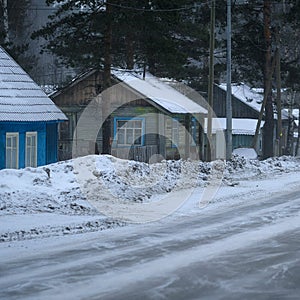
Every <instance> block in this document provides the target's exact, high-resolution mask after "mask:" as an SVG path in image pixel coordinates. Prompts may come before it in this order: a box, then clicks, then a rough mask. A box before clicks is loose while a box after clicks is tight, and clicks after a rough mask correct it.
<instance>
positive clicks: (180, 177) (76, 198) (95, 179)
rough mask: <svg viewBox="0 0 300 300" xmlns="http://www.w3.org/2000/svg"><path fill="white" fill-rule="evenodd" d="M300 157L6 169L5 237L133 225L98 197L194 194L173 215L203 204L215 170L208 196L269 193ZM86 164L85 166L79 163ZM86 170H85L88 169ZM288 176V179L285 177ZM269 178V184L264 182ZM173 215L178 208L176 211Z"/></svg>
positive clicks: (98, 161)
mask: <svg viewBox="0 0 300 300" xmlns="http://www.w3.org/2000/svg"><path fill="white" fill-rule="evenodd" d="M299 162H300V160H299V158H295V157H287V156H283V157H280V158H270V159H267V160H264V161H258V160H250V159H247V158H244V157H242V156H237V155H234V156H233V159H232V160H231V161H230V162H227V163H226V168H225V170H224V172H223V167H222V166H225V163H224V162H222V161H215V162H212V163H207V162H201V161H191V160H188V161H183V160H179V161H163V162H161V163H155V164H146V163H141V162H136V161H128V160H121V159H117V158H115V157H113V156H108V155H91V156H87V157H83V158H77V159H74V160H69V161H65V162H59V163H55V164H51V165H48V166H46V167H39V168H26V169H21V170H10V169H5V170H0V224H1V226H0V242H7V241H13V240H24V239H34V238H41V237H49V236H56V235H66V234H75V233H84V232H91V231H97V230H103V229H108V228H113V227H116V226H124V225H126V224H125V222H124V221H122V220H117V219H113V218H110V217H107V216H104V215H103V214H101V213H100V212H99V211H98V210H97V209H96V208H95V207H94V206H93V205H92V203H93V201H91V200H93V199H97V198H98V199H101V200H105V201H113V199H118V201H122V202H124V203H126V202H138V203H149V202H152V201H157V200H158V199H161V197H162V196H164V195H166V194H168V193H174V195H175V194H176V193H177V192H178V193H179V192H180V191H187V193H190V194H191V197H190V198H189V200H188V201H187V202H186V203H185V204H184V205H183V206H182V207H181V208H180V209H179V211H178V212H176V213H175V214H174V216H175V217H176V216H178V215H180V214H189V213H195V212H196V211H199V203H198V202H199V194H201V193H203V191H204V190H205V189H206V187H208V186H209V185H210V183H211V178H212V176H213V174H214V173H215V172H220V173H221V176H222V178H223V180H222V184H221V186H220V189H219V192H218V194H217V195H216V196H215V198H214V199H212V201H211V203H210V204H211V205H209V204H208V207H207V209H212V208H213V207H215V205H216V203H217V204H218V205H219V204H220V203H230V204H231V205H232V204H234V203H236V202H239V201H247V199H248V198H249V197H250V196H251V195H263V194H264V193H265V191H266V189H268V190H270V191H273V192H276V188H277V189H279V190H280V187H279V186H276V187H274V186H272V178H273V177H274V176H283V175H284V174H289V175H290V176H289V177H284V178H285V179H284V178H283V177H282V178H283V179H284V180H282V184H283V186H282V188H283V187H284V185H285V184H288V183H292V182H293V181H295V180H297V178H296V177H297V176H295V174H297V175H299V173H298V172H299V171H300V164H299ZM78 166H80V168H79V167H78ZM82 170H84V172H83V171H82ZM285 180H286V181H285ZM262 182H265V183H266V184H265V186H264V187H262V188H259V185H260V184H261V183H262ZM171 217H172V216H171Z"/></svg>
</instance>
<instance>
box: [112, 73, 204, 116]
mask: <svg viewBox="0 0 300 300" xmlns="http://www.w3.org/2000/svg"><path fill="white" fill-rule="evenodd" d="M112 75H113V76H115V77H116V78H117V79H118V80H120V81H122V82H124V83H126V84H127V85H128V86H129V87H131V88H132V89H134V90H135V91H136V92H138V93H139V94H141V95H143V96H145V98H147V99H150V100H151V101H153V102H154V103H156V104H157V105H159V106H160V107H162V108H164V109H165V110H167V111H168V112H170V113H178V114H186V113H201V114H207V110H206V109H205V108H203V107H202V106H200V105H199V104H197V103H196V102H194V101H193V100H191V99H190V98H188V97H187V96H185V95H183V94H182V93H180V92H178V91H177V90H175V89H174V88H173V87H171V86H169V85H168V84H166V83H164V82H163V81H162V80H160V79H159V78H157V77H155V76H153V75H151V74H150V73H148V72H147V73H146V76H145V79H143V78H142V74H140V73H138V72H128V71H124V70H113V71H112Z"/></svg>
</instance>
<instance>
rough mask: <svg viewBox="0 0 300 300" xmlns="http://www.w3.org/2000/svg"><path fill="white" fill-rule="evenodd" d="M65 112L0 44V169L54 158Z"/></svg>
mask: <svg viewBox="0 0 300 300" xmlns="http://www.w3.org/2000/svg"><path fill="white" fill-rule="evenodd" d="M64 120H66V116H65V115H64V114H63V113H62V112H61V110H60V109H59V108H57V107H56V106H55V104H54V103H53V102H52V101H51V99H50V98H48V97H47V96H46V94H45V93H44V92H43V91H42V90H41V88H40V87H39V86H38V85H37V84H36V83H35V82H34V81H33V80H32V79H31V78H30V77H29V75H28V74H27V73H26V72H25V71H24V70H23V69H22V68H21V67H20V66H19V65H18V64H17V63H16V62H15V61H14V60H13V59H12V58H11V57H10V56H9V54H8V53H7V52H6V51H5V50H4V49H3V48H2V47H0V152H1V153H0V169H4V168H14V169H18V168H24V167H36V166H40V165H45V164H49V163H53V162H56V161H57V139H58V123H59V122H61V121H64Z"/></svg>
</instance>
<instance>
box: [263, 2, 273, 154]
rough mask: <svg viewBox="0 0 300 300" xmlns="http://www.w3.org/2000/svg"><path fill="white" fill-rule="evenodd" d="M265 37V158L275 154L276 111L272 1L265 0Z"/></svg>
mask: <svg viewBox="0 0 300 300" xmlns="http://www.w3.org/2000/svg"><path fill="white" fill-rule="evenodd" d="M263 12H264V37H265V49H266V50H265V51H266V53H265V71H264V93H268V94H265V95H264V97H266V107H265V125H264V147H263V156H264V158H267V157H271V156H273V155H274V149H273V148H274V111H273V102H272V89H271V88H270V89H268V86H270V87H271V80H272V56H271V51H272V50H271V29H270V28H271V1H270V0H265V1H264V10H263Z"/></svg>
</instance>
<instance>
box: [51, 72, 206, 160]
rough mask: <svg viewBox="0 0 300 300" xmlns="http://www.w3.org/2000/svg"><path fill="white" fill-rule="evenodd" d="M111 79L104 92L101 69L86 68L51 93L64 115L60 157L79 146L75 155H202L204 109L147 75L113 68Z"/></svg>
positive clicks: (66, 156) (140, 157) (139, 157)
mask: <svg viewBox="0 0 300 300" xmlns="http://www.w3.org/2000/svg"><path fill="white" fill-rule="evenodd" d="M111 81H112V86H111V87H110V88H109V89H106V90H103V74H102V72H100V71H97V70H91V71H89V72H86V73H85V74H82V75H80V76H79V77H77V78H75V79H74V80H73V81H72V82H71V83H70V84H69V85H68V86H66V87H65V88H63V89H62V90H60V91H57V92H55V93H54V94H52V95H51V96H50V97H51V98H52V100H53V101H54V102H55V103H56V105H58V106H59V107H60V108H61V109H62V111H63V112H64V113H65V114H66V115H67V116H68V118H69V122H68V123H65V124H61V126H60V137H59V151H60V159H69V158H71V157H72V156H73V157H74V155H75V156H76V155H78V154H75V153H74V145H79V144H81V146H80V147H81V148H85V150H83V151H80V155H84V154H89V153H109V154H112V155H114V156H116V157H119V158H126V159H134V160H139V161H149V160H150V161H151V159H152V158H155V157H156V159H157V158H158V157H160V159H163V158H167V159H178V158H187V157H192V158H199V156H201V151H202V146H203V145H202V140H203V130H202V126H203V121H204V116H205V115H206V113H207V111H206V109H205V108H203V107H202V106H200V105H199V104H197V103H195V102H194V101H192V100H191V99H190V98H188V97H187V96H185V95H183V94H182V93H180V92H178V91H177V90H175V89H174V88H173V87H171V86H169V85H168V84H167V83H166V82H164V81H162V80H160V79H158V78H156V77H155V76H152V75H151V74H149V73H147V74H145V77H143V74H141V73H138V72H133V71H124V70H114V71H112V76H111ZM99 99H101V101H100V100H99ZM98 100H99V101H100V102H99V101H98ZM91 107H92V110H90V108H91ZM87 112H88V113H87ZM83 118H85V123H86V125H85V128H82V127H81V125H80V124H82V123H83V121H82V119H83ZM104 120H105V122H104ZM95 132H96V134H95ZM77 148H78V147H77ZM158 159H159V158H158Z"/></svg>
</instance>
